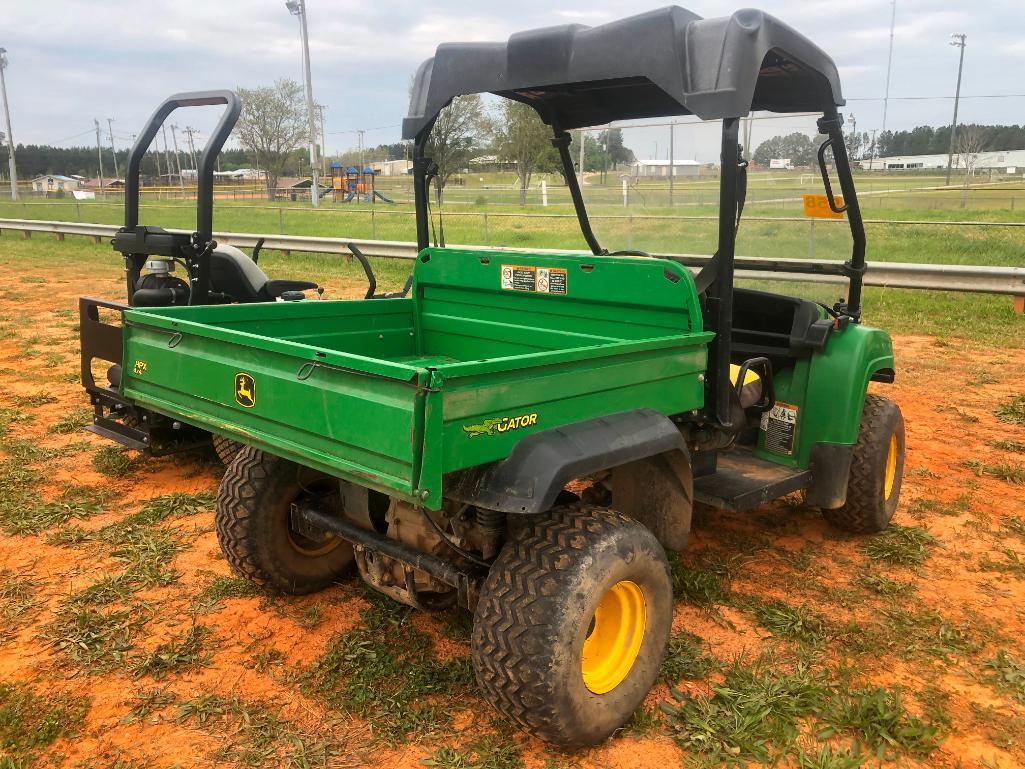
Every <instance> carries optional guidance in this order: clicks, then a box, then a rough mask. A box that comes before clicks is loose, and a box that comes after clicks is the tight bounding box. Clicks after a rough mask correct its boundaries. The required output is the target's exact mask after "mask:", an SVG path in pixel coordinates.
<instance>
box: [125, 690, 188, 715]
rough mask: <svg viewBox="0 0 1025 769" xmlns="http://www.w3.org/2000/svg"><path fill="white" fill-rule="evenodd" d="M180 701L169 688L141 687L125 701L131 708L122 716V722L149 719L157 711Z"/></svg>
mask: <svg viewBox="0 0 1025 769" xmlns="http://www.w3.org/2000/svg"><path fill="white" fill-rule="evenodd" d="M177 701H178V696H177V695H176V694H175V693H174V692H172V691H171V690H170V689H167V688H160V687H151V688H149V689H140V690H138V691H137V692H135V694H133V695H132V697H131V699H129V700H128V701H127V702H125V705H129V706H131V707H130V710H129V711H128V712H127V713H126V714H125V715H124V716H122V717H121V721H120V723H122V724H134V723H137V722H139V721H149V720H150V717H151V716H153V715H154V714H155V713H159V712H161V711H163V710H165V709H166V708H167V707H168V706H170V705H173V704H174V703H175V702H177Z"/></svg>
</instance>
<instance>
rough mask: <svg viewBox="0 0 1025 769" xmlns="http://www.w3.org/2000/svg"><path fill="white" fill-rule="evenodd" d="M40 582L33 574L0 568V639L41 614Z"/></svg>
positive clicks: (12, 633)
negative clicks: (38, 598)
mask: <svg viewBox="0 0 1025 769" xmlns="http://www.w3.org/2000/svg"><path fill="white" fill-rule="evenodd" d="M38 593H39V583H38V581H37V580H36V579H35V578H34V575H32V574H19V573H17V572H14V571H12V570H11V569H0V641H3V639H4V638H6V637H8V636H11V635H14V633H15V632H17V630H18V629H20V628H22V627H24V626H25V624H26V623H27V622H28V620H29V619H31V618H32V617H34V616H36V615H37V614H39V612H40V611H41V610H42V605H41V604H40V603H39V602H38V600H37V595H38Z"/></svg>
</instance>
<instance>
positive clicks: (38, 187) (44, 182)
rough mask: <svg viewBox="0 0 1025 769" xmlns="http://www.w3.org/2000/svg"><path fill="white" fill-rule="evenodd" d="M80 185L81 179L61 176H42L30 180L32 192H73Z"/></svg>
mask: <svg viewBox="0 0 1025 769" xmlns="http://www.w3.org/2000/svg"><path fill="white" fill-rule="evenodd" d="M81 183H82V177H80V176H78V177H75V176H63V175H61V174H43V175H42V176H37V177H36V178H35V179H33V180H32V191H33V192H46V193H56V192H73V191H74V190H77V189H78V188H79V187H80V186H81Z"/></svg>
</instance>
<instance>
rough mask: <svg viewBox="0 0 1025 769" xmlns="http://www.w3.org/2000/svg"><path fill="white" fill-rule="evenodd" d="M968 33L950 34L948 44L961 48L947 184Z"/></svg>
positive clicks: (952, 156) (955, 131) (948, 181)
mask: <svg viewBox="0 0 1025 769" xmlns="http://www.w3.org/2000/svg"><path fill="white" fill-rule="evenodd" d="M967 37H968V35H966V34H964V33H955V34H953V35H951V36H950V44H951V45H952V46H954V47H955V48H960V49H961V56H960V58H959V59H958V62H957V90H956V91H954V119H953V121H951V123H950V147H949V148H948V149H947V185H948V186H949V185H950V171H951V167H950V166H951V163H953V161H954V134H956V133H957V106H958V102H960V101H961V71H962V70H963V69H964V47H965V39H966V38H967Z"/></svg>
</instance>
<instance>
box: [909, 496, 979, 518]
mask: <svg viewBox="0 0 1025 769" xmlns="http://www.w3.org/2000/svg"><path fill="white" fill-rule="evenodd" d="M970 508H971V496H970V495H968V494H962V495H961V496H959V497H958V498H957V499H955V500H954V501H953V502H944V501H943V500H940V499H930V498H928V497H922V498H921V499H916V500H915V501H914V502H912V503H911V505H910V507H909V508H908V512H909V513H910V514H911V515H912V516H913V517H915V518H917V519H921V518H924V517H925V514H926V513H932V514H935V515H944V516H955V515H963V514H964V513H967V512H968V511H969V509H970Z"/></svg>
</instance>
